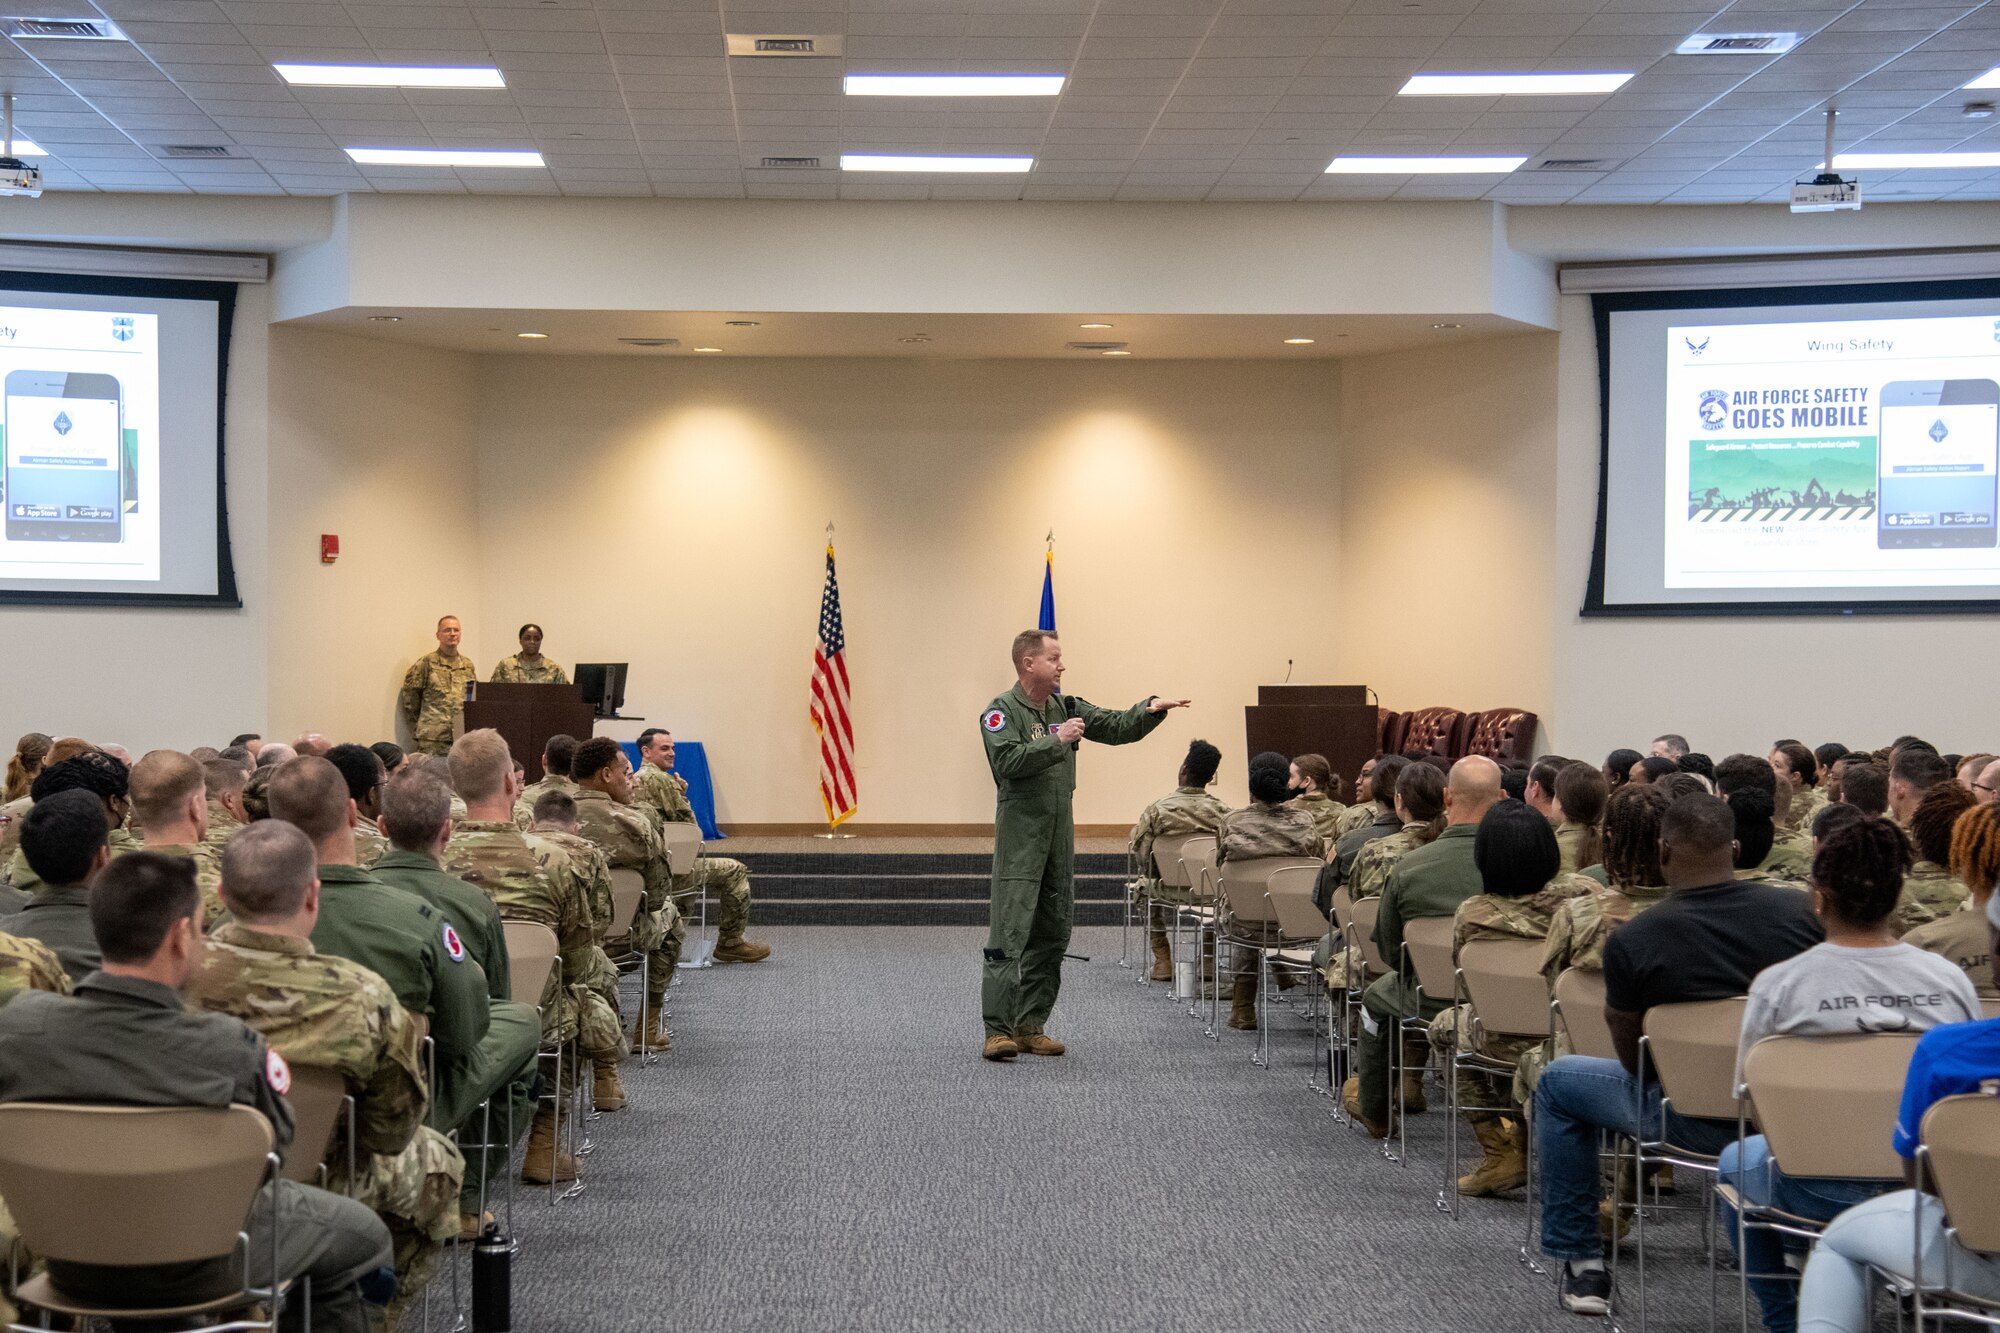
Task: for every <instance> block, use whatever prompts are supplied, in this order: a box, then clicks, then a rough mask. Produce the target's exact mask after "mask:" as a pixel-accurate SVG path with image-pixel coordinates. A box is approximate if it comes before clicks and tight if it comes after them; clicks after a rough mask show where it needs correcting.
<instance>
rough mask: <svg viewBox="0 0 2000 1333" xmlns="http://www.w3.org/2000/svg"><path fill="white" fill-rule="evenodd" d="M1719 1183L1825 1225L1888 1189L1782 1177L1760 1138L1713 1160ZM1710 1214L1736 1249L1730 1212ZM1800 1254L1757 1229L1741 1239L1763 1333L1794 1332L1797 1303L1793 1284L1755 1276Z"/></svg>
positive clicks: (1795, 1244) (1882, 1184)
mask: <svg viewBox="0 0 2000 1333" xmlns="http://www.w3.org/2000/svg"><path fill="white" fill-rule="evenodd" d="M1717 1166H1718V1167H1719V1168H1720V1178H1721V1180H1722V1183H1724V1184H1726V1185H1734V1186H1735V1187H1736V1189H1737V1191H1738V1192H1739V1193H1740V1194H1742V1196H1743V1198H1744V1200H1745V1201H1746V1202H1748V1203H1753V1204H1763V1205H1765V1206H1767V1207H1774V1208H1781V1209H1783V1210H1784V1211H1785V1212H1788V1213H1792V1214H1794V1215H1795V1216H1798V1217H1809V1218H1811V1219H1812V1220H1813V1221H1815V1222H1831V1221H1832V1220H1833V1219H1834V1218H1836V1217H1838V1216H1840V1215H1841V1214H1842V1213H1844V1212H1846V1211H1847V1210H1848V1209H1849V1208H1852V1207H1853V1206H1854V1205H1855V1204H1857V1203H1861V1202H1862V1201H1864V1200H1867V1199H1872V1198H1874V1197H1875V1196H1876V1195H1878V1194H1882V1193H1886V1192H1887V1191H1889V1190H1892V1189H1894V1188H1895V1187H1896V1186H1895V1183H1894V1182H1893V1181H1887V1180H1853V1179H1847V1178H1844V1177H1833V1176H1825V1177H1819V1178H1816V1179H1806V1178H1801V1177H1794V1176H1788V1175H1786V1174H1785V1173H1784V1172H1783V1171H1780V1170H1779V1169H1778V1166H1777V1163H1775V1162H1773V1161H1772V1160H1771V1150H1770V1148H1769V1147H1768V1146H1767V1145H1766V1144H1765V1142H1764V1136H1763V1135H1762V1134H1753V1135H1752V1136H1750V1137H1749V1138H1747V1139H1745V1140H1743V1142H1742V1143H1740V1144H1739V1143H1732V1144H1730V1145H1729V1146H1728V1147H1727V1148H1724V1149H1723V1150H1722V1152H1721V1155H1720V1156H1719V1157H1718V1158H1717ZM1716 1213H1717V1215H1718V1217H1719V1218H1720V1219H1721V1222H1722V1225H1723V1226H1724V1227H1725V1228H1726V1234H1727V1235H1728V1237H1729V1243H1730V1246H1731V1247H1732V1248H1733V1247H1734V1246H1735V1244H1736V1210H1735V1209H1734V1208H1731V1207H1729V1206H1728V1205H1726V1204H1722V1203H1718V1204H1717V1205H1716ZM1788 1243H1790V1244H1791V1246H1792V1248H1795V1249H1799V1250H1803V1249H1804V1248H1805V1243H1804V1242H1803V1241H1791V1240H1790V1238H1788V1237H1785V1236H1781V1235H1779V1234H1778V1233H1777V1232H1775V1231H1766V1230H1763V1229H1761V1228H1759V1229H1755V1230H1751V1231H1747V1232H1745V1233H1744V1236H1743V1254H1742V1255H1741V1257H1740V1262H1741V1263H1742V1265H1743V1271H1744V1272H1745V1273H1746V1274H1749V1275H1750V1276H1749V1281H1750V1290H1751V1291H1753V1292H1755V1293H1756V1294H1757V1305H1758V1308H1759V1309H1761V1310H1762V1311H1763V1314H1764V1327H1765V1329H1766V1330H1767V1333H1795V1330H1796V1329H1797V1328H1798V1326H1799V1300H1798V1292H1797V1289H1796V1287H1795V1286H1794V1284H1793V1283H1792V1282H1791V1281H1790V1280H1789V1279H1787V1278H1783V1277H1758V1276H1757V1274H1759V1273H1782V1272H1783V1271H1784V1266H1785V1248H1786V1245H1787V1244H1788Z"/></svg>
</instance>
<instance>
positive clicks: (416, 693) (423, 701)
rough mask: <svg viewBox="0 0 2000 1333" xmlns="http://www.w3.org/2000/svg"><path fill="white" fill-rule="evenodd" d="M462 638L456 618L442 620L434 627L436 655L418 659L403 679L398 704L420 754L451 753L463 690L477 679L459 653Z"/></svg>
mask: <svg viewBox="0 0 2000 1333" xmlns="http://www.w3.org/2000/svg"><path fill="white" fill-rule="evenodd" d="M462 637H464V631H463V630H461V629H460V628H459V624H458V617H457V616H445V617H444V618H442V619H441V620H439V621H438V625H437V641H438V646H437V651H436V652H434V653H425V654H424V655H423V656H422V657H419V658H418V659H417V660H416V664H415V665H413V666H412V667H411V668H410V669H409V671H408V672H407V673H405V674H404V676H403V693H402V695H401V697H400V699H399V700H398V702H399V703H400V704H401V706H402V713H403V717H404V720H406V721H407V722H408V723H409V724H410V735H411V737H412V738H413V739H414V740H415V741H416V749H417V751H418V752H419V753H421V754H450V753H451V743H452V741H453V739H454V738H455V736H456V733H457V731H458V719H459V716H460V715H461V714H462V713H463V712H464V711H465V687H466V686H468V685H470V684H472V683H473V682H474V681H476V680H478V679H479V670H478V668H476V667H474V666H473V665H472V659H471V658H469V657H467V656H465V655H464V654H463V653H461V652H459V651H458V643H459V640H460V639H461V638H462Z"/></svg>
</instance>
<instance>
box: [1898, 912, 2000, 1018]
mask: <svg viewBox="0 0 2000 1333" xmlns="http://www.w3.org/2000/svg"><path fill="white" fill-rule="evenodd" d="M1903 943H1905V944H1914V945H1916V946H1917V947H1918V948H1919V949H1922V950H1924V951H1925V952H1926V953H1934V954H1936V955H1938V956H1939V957H1940V958H1949V959H1950V960H1951V961H1952V962H1954V963H1956V964H1958V966H1959V967H1960V968H1961V969H1962V970H1963V971H1964V972H1965V975H1966V978H1967V979H1968V980H1970V981H1971V982H1972V986H1973V989H1974V990H1977V991H1978V992H1979V994H1980V996H1981V998H1983V999H1994V998H1996V997H2000V987H1996V986H1995V985H1994V982H1993V928H1992V927H1991V926H1989V925H1987V924H1986V913H1985V912H1983V911H1981V910H1980V909H1979V908H1978V907H1976V906H1974V905H1971V904H1968V905H1966V906H1965V907H1963V908H1961V909H1960V910H1958V911H1956V912H1950V913H1947V914H1946V915H1944V916H1941V917H1939V918H1938V919H1937V920H1935V921H1931V922H1927V923H1926V924H1924V925H1921V926H1918V927H1917V928H1916V929H1915V930H1913V931H1911V932H1910V933H1909V934H1907V935H1905V936H1903Z"/></svg>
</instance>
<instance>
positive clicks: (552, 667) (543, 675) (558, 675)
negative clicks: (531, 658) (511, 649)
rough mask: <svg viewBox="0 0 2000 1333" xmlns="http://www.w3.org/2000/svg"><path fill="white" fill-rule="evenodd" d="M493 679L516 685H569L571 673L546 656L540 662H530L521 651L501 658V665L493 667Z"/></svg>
mask: <svg viewBox="0 0 2000 1333" xmlns="http://www.w3.org/2000/svg"><path fill="white" fill-rule="evenodd" d="M491 679H493V680H497V681H506V682H510V683H513V684H516V685H567V684H569V675H568V673H567V672H565V671H564V670H563V669H562V667H560V666H558V665H557V664H556V663H554V662H551V661H550V660H549V659H548V658H546V657H544V658H543V659H542V660H541V661H539V662H528V661H526V660H524V659H523V658H522V656H521V654H519V653H515V654H514V655H513V656H512V657H503V658H501V659H500V665H499V666H496V667H494V668H493V675H492V677H491Z"/></svg>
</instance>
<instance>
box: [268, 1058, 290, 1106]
mask: <svg viewBox="0 0 2000 1333" xmlns="http://www.w3.org/2000/svg"><path fill="white" fill-rule="evenodd" d="M264 1081H265V1082H266V1083H268V1084H270V1085H271V1091H273V1092H275V1093H277V1094H278V1095H279V1096H280V1097H283V1096H285V1095H286V1094H288V1093H289V1092H291V1090H292V1067H291V1066H290V1065H288V1064H286V1063H285V1057H284V1056H282V1055H279V1054H278V1052H277V1051H276V1050H275V1049H273V1048H271V1047H266V1048H265V1049H264Z"/></svg>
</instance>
